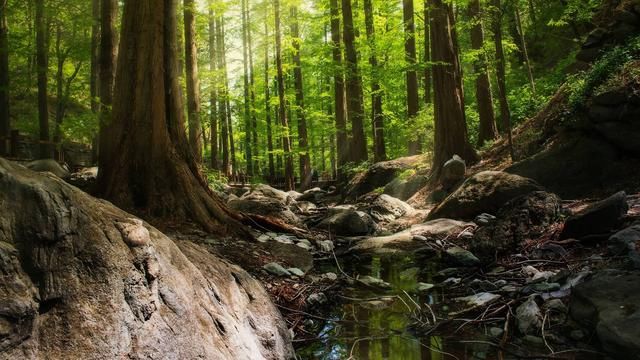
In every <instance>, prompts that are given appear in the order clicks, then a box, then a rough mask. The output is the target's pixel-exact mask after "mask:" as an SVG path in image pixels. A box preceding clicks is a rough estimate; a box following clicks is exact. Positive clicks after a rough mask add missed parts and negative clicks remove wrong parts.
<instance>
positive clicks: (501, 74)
mask: <svg viewBox="0 0 640 360" xmlns="http://www.w3.org/2000/svg"><path fill="white" fill-rule="evenodd" d="M491 1H492V3H491V4H492V5H493V10H494V12H495V14H494V16H493V24H492V27H493V41H494V43H495V48H496V77H497V78H498V99H499V100H500V120H501V122H502V129H501V130H502V132H503V133H506V135H507V140H508V143H509V152H510V154H511V160H515V154H514V151H513V137H512V135H511V111H510V110H509V101H508V100H507V84H506V70H505V57H504V49H503V48H502V16H503V11H502V4H501V2H500V0H491Z"/></svg>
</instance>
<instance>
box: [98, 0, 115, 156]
mask: <svg viewBox="0 0 640 360" xmlns="http://www.w3.org/2000/svg"><path fill="white" fill-rule="evenodd" d="M100 8H101V10H100V56H99V59H98V67H99V71H98V84H99V87H98V96H99V97H100V146H99V148H100V153H99V156H98V159H99V164H100V166H102V164H103V163H106V162H108V161H109V160H110V159H109V158H108V157H107V153H109V152H110V151H111V150H110V149H108V147H109V146H112V144H113V141H112V139H111V134H110V133H109V131H108V129H109V127H110V125H111V110H112V109H111V105H112V104H113V83H114V79H115V69H116V58H117V56H118V55H117V54H118V50H117V49H118V45H117V44H118V36H117V33H116V18H117V14H118V1H117V0H101V4H100Z"/></svg>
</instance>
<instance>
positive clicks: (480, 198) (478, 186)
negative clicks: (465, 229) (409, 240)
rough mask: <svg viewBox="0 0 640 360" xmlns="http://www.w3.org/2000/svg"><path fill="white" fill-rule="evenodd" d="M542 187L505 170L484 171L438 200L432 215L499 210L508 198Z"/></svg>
mask: <svg viewBox="0 0 640 360" xmlns="http://www.w3.org/2000/svg"><path fill="white" fill-rule="evenodd" d="M539 190H542V187H541V186H540V185H538V184H537V183H536V182H535V181H533V180H531V179H527V178H524V177H521V176H518V175H513V174H509V173H506V172H501V171H482V172H479V173H477V174H475V175H473V176H472V177H470V178H468V179H467V180H466V181H465V182H464V183H463V184H462V185H461V186H460V187H459V188H458V189H456V190H455V191H454V192H453V193H452V194H451V195H449V196H448V197H447V198H446V199H444V201H443V202H441V203H440V204H438V206H436V207H435V208H434V209H433V210H432V211H431V213H429V217H428V218H429V219H438V218H449V219H461V220H471V219H473V218H475V217H476V216H477V215H479V214H482V213H496V212H497V211H498V210H499V209H500V208H501V207H502V206H503V205H504V204H506V203H507V202H508V201H510V200H512V199H515V198H517V197H519V196H522V195H526V194H529V193H531V192H533V191H539Z"/></svg>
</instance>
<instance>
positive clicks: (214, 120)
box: [209, 3, 218, 169]
mask: <svg viewBox="0 0 640 360" xmlns="http://www.w3.org/2000/svg"><path fill="white" fill-rule="evenodd" d="M216 52H217V50H216V18H215V15H214V13H213V9H211V3H209V71H210V72H211V74H213V83H212V84H211V90H210V91H211V93H210V94H209V107H210V108H211V113H210V115H209V116H210V117H209V126H210V127H211V130H210V133H209V134H210V135H211V137H210V139H211V140H210V141H209V142H210V143H211V164H210V165H211V168H212V169H218V89H217V86H218V81H217V75H218V73H217V72H218V66H217V61H216V55H217V54H216Z"/></svg>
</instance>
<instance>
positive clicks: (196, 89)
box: [184, 0, 203, 163]
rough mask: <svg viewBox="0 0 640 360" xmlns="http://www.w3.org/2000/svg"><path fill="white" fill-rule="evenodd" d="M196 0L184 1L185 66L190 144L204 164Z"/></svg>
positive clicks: (196, 158)
mask: <svg viewBox="0 0 640 360" xmlns="http://www.w3.org/2000/svg"><path fill="white" fill-rule="evenodd" d="M195 6H196V5H195V2H194V0H184V37H185V47H184V48H185V64H186V67H187V112H188V114H189V144H191V151H193V156H194V158H195V161H196V162H198V163H200V162H202V136H203V135H202V124H201V122H200V80H199V79H198V47H197V44H196V21H195Z"/></svg>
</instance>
